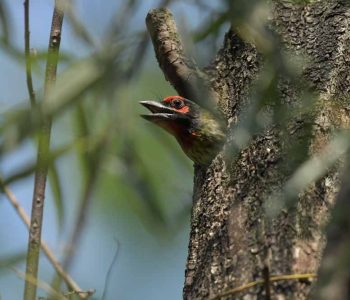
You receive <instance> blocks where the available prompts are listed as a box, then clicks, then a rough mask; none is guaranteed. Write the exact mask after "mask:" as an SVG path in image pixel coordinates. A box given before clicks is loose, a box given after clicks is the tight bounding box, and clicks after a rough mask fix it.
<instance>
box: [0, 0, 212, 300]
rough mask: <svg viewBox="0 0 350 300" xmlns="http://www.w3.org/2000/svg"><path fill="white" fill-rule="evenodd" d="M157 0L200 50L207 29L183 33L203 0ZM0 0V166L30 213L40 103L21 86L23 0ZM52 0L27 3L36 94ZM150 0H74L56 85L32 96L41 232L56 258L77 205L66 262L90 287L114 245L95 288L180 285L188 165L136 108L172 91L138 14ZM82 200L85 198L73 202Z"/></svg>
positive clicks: (11, 273)
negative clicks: (197, 39)
mask: <svg viewBox="0 0 350 300" xmlns="http://www.w3.org/2000/svg"><path fill="white" fill-rule="evenodd" d="M163 2H164V3H161V4H169V5H171V8H172V9H173V11H174V13H175V15H178V18H179V20H180V23H181V24H183V25H182V27H181V30H182V32H183V33H184V36H185V37H186V39H187V41H188V43H187V44H188V51H189V52H191V51H192V53H196V56H197V55H199V56H198V57H202V59H203V61H205V60H206V59H207V57H209V56H210V55H211V54H212V53H210V51H213V50H214V48H215V45H214V44H213V43H212V41H214V40H215V42H216V39H217V38H218V37H217V36H216V35H214V36H213V39H212V40H211V42H210V43H209V42H206V43H207V44H205V43H202V44H198V45H195V44H194V43H193V32H197V31H198V30H200V29H201V26H202V25H201V22H202V21H204V20H206V18H209V17H210V16H212V15H213V12H214V11H213V9H212V8H210V7H206V6H202V5H201V3H200V2H199V1H198V2H196V1H193V2H191V3H187V1H176V3H173V4H172V3H171V1H163ZM166 2H167V3H166ZM0 4H1V5H0V21H1V25H0V29H1V45H0V62H1V70H0V90H1V95H0V101H1V106H0V110H1V117H0V118H1V119H0V122H1V132H2V135H1V141H0V142H1V162H0V168H1V177H2V180H3V182H5V183H6V184H7V186H9V187H10V188H11V190H12V191H13V192H14V194H15V196H16V197H17V199H18V201H19V202H20V205H21V206H23V208H24V209H25V211H26V212H27V213H28V214H30V209H31V198H32V193H33V179H34V176H33V172H34V166H35V161H36V151H37V150H36V148H37V147H36V141H37V139H38V134H37V132H36V130H37V127H38V125H39V123H40V122H36V121H35V120H39V119H40V115H39V114H37V113H35V112H33V111H34V110H32V109H31V107H30V101H29V95H28V90H27V87H26V73H25V56H24V17H23V16H24V13H23V11H24V8H23V3H22V1H9V0H6V1H1V3H0ZM53 4H54V3H53V1H46V0H40V1H31V3H30V47H31V62H32V73H33V85H34V90H35V95H36V98H37V101H39V102H40V101H42V97H43V92H42V89H43V84H44V75H45V64H46V59H47V55H46V51H47V50H46V49H47V44H48V37H49V31H50V26H51V17H52V10H53ZM158 4H159V2H158V1H147V3H146V2H144V1H102V2H101V1H97V0H96V1H88V2H86V1H75V2H74V5H72V6H71V7H70V10H69V12H68V13H67V14H66V16H65V19H64V25H63V32H62V40H61V50H60V59H59V63H58V73H59V76H58V81H57V88H56V89H55V90H54V91H53V93H52V94H51V97H52V101H49V104H48V105H47V106H46V107H45V108H44V110H45V112H47V113H48V114H50V115H52V116H53V120H54V121H53V130H52V138H51V149H52V153H53V154H52V156H53V158H52V161H51V162H52V163H51V165H50V178H49V183H50V184H49V186H48V191H47V195H46V203H45V215H44V226H43V239H44V240H45V241H47V242H48V244H49V245H50V246H51V248H52V249H53V251H54V253H55V254H56V255H57V256H58V257H59V258H62V259H63V258H64V257H65V253H66V252H65V250H67V247H68V244H69V241H70V239H71V236H72V231H73V228H74V227H75V224H76V222H77V219H78V218H79V211H80V210H81V209H82V210H83V212H84V213H83V215H85V223H83V225H82V226H81V233H80V236H81V238H79V239H77V240H75V241H74V243H75V244H76V245H77V248H76V252H75V255H74V256H72V264H71V267H70V268H69V269H70V274H71V275H72V277H73V278H74V279H75V280H76V281H77V282H78V283H79V285H80V286H81V287H82V288H83V289H96V293H95V296H94V297H95V298H96V299H100V298H101V296H102V293H103V291H104V288H105V284H106V276H107V271H108V269H109V267H111V263H112V259H113V257H114V255H115V254H116V253H117V258H116V261H115V263H114V264H113V265H112V268H111V273H110V277H109V284H108V287H107V290H106V291H107V294H106V299H115V298H119V299H140V298H143V299H145V298H144V297H145V295H147V296H146V298H147V299H164V297H165V296H164V295H166V297H167V299H179V298H180V297H181V296H180V295H181V290H182V285H183V275H184V268H185V258H186V253H187V243H188V230H189V224H188V219H189V208H190V203H191V193H192V172H193V171H192V166H191V162H190V161H189V160H188V159H187V158H185V156H184V155H183V154H182V153H181V151H180V149H179V146H178V145H177V144H176V142H175V141H174V140H173V139H172V138H170V137H169V136H167V135H166V134H165V133H163V132H161V131H160V130H158V129H157V128H153V127H152V126H151V125H149V124H146V122H145V121H144V120H142V119H141V118H139V116H138V115H139V113H140V112H141V111H142V108H141V107H140V106H139V104H138V101H139V100H144V99H161V98H162V97H164V96H167V95H171V94H174V93H175V92H174V90H172V88H171V87H170V85H169V84H168V83H167V82H166V81H165V79H164V77H163V75H162V74H161V72H160V71H159V69H158V67H157V63H156V61H155V59H154V54H153V52H152V51H150V50H151V47H150V41H149V37H148V35H147V34H146V28H145V24H144V18H145V16H146V14H147V11H148V10H149V9H151V8H153V7H156V6H157V5H158ZM218 5H219V4H218ZM216 9H218V7H217V8H216ZM205 45H211V46H210V47H206V46H205ZM82 202H85V203H88V205H86V206H84V207H83V208H82V206H81V203H82ZM0 207H1V208H0V225H1V226H0V241H1V248H0V267H1V269H0V298H1V299H19V298H21V297H22V293H23V287H24V282H23V278H21V276H18V274H17V275H16V272H15V270H14V269H13V268H15V269H16V270H20V271H22V272H23V270H24V267H25V253H26V247H27V242H28V231H27V229H26V227H25V226H23V224H22V222H21V220H20V218H19V217H18V215H17V213H16V212H15V210H14V209H13V207H12V206H11V205H10V203H9V202H8V201H7V199H6V197H4V196H1V200H0ZM53 276H54V271H53V268H52V267H51V265H50V264H49V262H48V261H47V259H46V258H45V256H44V255H43V253H42V255H41V261H40V272H39V278H40V279H41V280H43V281H45V282H50V281H51V280H52V278H53ZM159 282H161V283H162V284H161V285H160V286H159V285H158V283H159ZM38 295H39V296H40V295H45V291H39V294H38Z"/></svg>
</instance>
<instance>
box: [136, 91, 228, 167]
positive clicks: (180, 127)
mask: <svg viewBox="0 0 350 300" xmlns="http://www.w3.org/2000/svg"><path fill="white" fill-rule="evenodd" d="M141 104H142V105H144V106H145V107H147V108H148V109H149V110H150V111H151V112H152V114H149V115H142V117H143V118H145V119H146V120H148V121H151V122H153V123H155V124H157V125H158V126H160V127H162V128H163V129H165V130H166V131H168V132H169V133H170V134H172V135H173V136H174V137H175V138H176V139H177V141H178V142H179V144H180V146H181V147H182V149H183V151H184V152H185V153H186V155H187V156H188V157H189V158H190V159H191V160H192V161H194V162H195V163H197V164H200V165H208V164H209V163H210V162H211V161H212V160H213V158H214V157H215V156H216V154H217V153H218V152H219V151H220V149H221V147H222V145H223V143H224V142H225V137H226V135H225V131H224V127H223V124H222V122H220V120H219V119H218V118H217V117H216V116H214V115H213V114H212V113H211V112H209V111H207V110H205V109H203V108H201V107H200V106H199V105H197V104H195V103H194V102H192V101H190V100H188V99H184V98H182V97H180V96H172V97H167V98H165V99H164V100H163V101H162V102H155V101H142V102H141Z"/></svg>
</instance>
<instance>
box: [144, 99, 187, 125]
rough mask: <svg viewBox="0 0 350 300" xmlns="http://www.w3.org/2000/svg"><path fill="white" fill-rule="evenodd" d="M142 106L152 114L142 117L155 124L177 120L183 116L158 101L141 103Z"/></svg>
mask: <svg viewBox="0 0 350 300" xmlns="http://www.w3.org/2000/svg"><path fill="white" fill-rule="evenodd" d="M140 104H141V105H143V106H144V107H146V108H147V109H149V110H150V111H151V113H152V114H147V115H141V117H142V118H144V119H146V120H148V121H151V122H154V123H161V122H164V121H167V120H175V119H176V118H177V117H178V116H179V115H180V114H181V113H179V112H177V111H176V110H175V109H173V108H170V107H167V106H165V105H163V104H162V103H160V102H157V101H140Z"/></svg>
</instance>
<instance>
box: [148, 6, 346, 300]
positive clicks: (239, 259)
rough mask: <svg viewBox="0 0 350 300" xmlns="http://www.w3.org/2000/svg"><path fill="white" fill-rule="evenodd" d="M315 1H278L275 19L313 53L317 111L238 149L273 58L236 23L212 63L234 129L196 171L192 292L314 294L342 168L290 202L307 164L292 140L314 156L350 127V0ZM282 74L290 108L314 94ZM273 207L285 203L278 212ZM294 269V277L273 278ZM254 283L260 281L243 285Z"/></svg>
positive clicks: (192, 295)
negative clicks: (300, 168) (290, 189)
mask: <svg viewBox="0 0 350 300" xmlns="http://www.w3.org/2000/svg"><path fill="white" fill-rule="evenodd" d="M306 2H307V1H306ZM309 2H310V3H305V1H304V3H303V4H295V3H296V1H293V2H291V1H289V2H287V1H275V2H274V4H273V13H272V15H273V17H272V20H271V23H270V25H271V27H272V29H273V31H274V32H275V33H277V34H278V35H279V36H280V38H281V40H282V44H283V48H284V49H285V50H287V51H289V52H291V53H293V54H298V55H304V56H307V58H308V63H307V64H305V65H304V67H303V69H302V79H301V81H305V82H308V84H309V86H311V89H312V91H313V94H312V95H311V94H308V95H309V96H310V97H315V99H316V105H314V109H313V112H312V113H306V114H302V113H301V114H299V115H298V116H294V118H293V119H291V120H289V121H288V124H287V125H286V126H284V127H283V126H279V125H280V124H279V122H278V118H274V119H273V120H274V122H273V124H270V126H268V128H265V129H264V130H262V131H260V132H259V134H255V135H254V136H253V138H252V139H251V140H250V141H249V143H248V144H246V146H245V147H244V148H243V149H240V150H239V152H238V153H235V152H234V151H233V150H232V149H233V148H234V147H233V146H232V144H234V143H235V139H236V138H237V137H236V136H235V135H234V134H235V133H237V132H239V131H237V130H236V125H237V122H239V121H241V120H244V118H245V117H246V115H247V114H248V112H249V109H248V108H247V107H249V106H250V105H252V103H251V99H252V96H251V92H250V91H251V90H252V85H253V84H255V83H256V82H257V81H256V80H259V78H260V77H261V76H264V73H263V72H262V71H261V70H262V69H263V67H264V66H266V64H267V63H266V60H268V59H266V57H265V56H264V55H262V53H261V52H264V51H258V50H257V46H258V41H255V42H256V43H255V44H253V43H249V42H247V41H244V40H242V39H241V38H240V37H239V36H238V35H237V34H236V32H235V31H236V30H235V29H234V28H235V27H234V26H232V28H231V29H230V30H229V32H228V33H227V34H226V35H225V39H224V45H223V48H222V49H221V50H220V51H219V52H218V55H217V57H216V59H215V61H214V62H213V64H212V65H211V66H210V68H208V69H207V70H206V72H207V75H209V77H210V82H211V88H212V89H213V90H214V93H215V94H216V95H218V99H220V100H219V103H218V106H219V108H220V109H221V110H222V111H223V113H224V114H225V116H226V118H227V120H228V124H229V128H233V130H231V131H230V132H229V134H228V142H227V145H226V147H225V149H224V151H223V153H222V154H220V155H218V157H217V158H216V159H215V160H214V161H213V162H212V164H211V165H210V166H209V167H208V168H204V167H199V166H196V169H195V179H194V195H193V208H192V217H191V234H190V243H189V255H188V261H187V269H186V278H185V286H184V294H183V295H184V299H307V298H308V297H309V296H310V292H311V288H312V287H313V283H314V282H315V281H314V280H313V279H312V278H313V277H314V276H313V274H314V273H317V270H318V268H319V265H320V258H321V255H322V250H323V249H324V247H325V235H324V233H323V227H324V225H325V223H326V222H327V220H328V218H329V213H330V209H331V208H332V206H333V204H334V199H335V196H336V193H337V190H338V186H339V178H338V177H339V174H338V173H339V172H338V170H337V169H339V168H336V167H333V168H330V169H329V170H328V172H327V174H326V175H325V176H323V177H322V178H320V179H318V180H316V181H315V182H313V183H312V184H310V185H308V187H307V189H306V190H304V191H303V192H302V193H299V195H298V196H297V199H295V200H290V199H289V200H288V199H286V198H288V197H286V196H285V193H284V191H285V187H286V184H287V183H288V180H290V178H291V176H292V171H294V170H295V166H296V165H299V164H300V163H301V162H300V161H299V160H298V158H297V157H294V156H297V155H296V154H295V152H293V149H294V148H293V145H292V146H291V144H303V142H305V141H308V142H309V143H308V144H307V145H306V146H307V147H306V148H305V149H304V150H305V151H306V152H307V153H309V154H310V155H312V154H316V153H321V152H322V151H323V148H324V146H325V144H326V143H327V142H328V141H329V140H330V137H331V134H332V132H333V129H335V128H348V127H349V104H348V97H349V87H350V82H349V81H350V55H349V54H350V53H349V48H350V47H349V43H350V38H349V37H350V35H349V32H350V30H349V21H350V15H349V8H348V4H347V2H346V1H340V0H338V1H335V0H334V1H331V0H329V1H309ZM163 21H164V20H163ZM160 22H161V23H162V20H161V21H160ZM165 23H166V22H165ZM148 25H149V22H148ZM153 25H154V24H153ZM163 25H164V22H163ZM170 27H171V26H170ZM149 28H150V26H149ZM243 29H244V28H243ZM162 30H165V31H166V30H169V28H164V26H163V27H162ZM150 31H151V30H150ZM167 37H168V38H169V39H171V35H169V36H167ZM152 39H153V43H154V46H155V50H156V53H157V57H158V61H159V62H160V66H161V67H162V69H163V71H164V72H165V74H166V73H167V71H166V70H165V68H164V62H161V61H160V59H159V56H161V54H159V51H162V50H159V45H160V44H159V40H158V42H157V40H156V39H155V38H154V36H152ZM164 43H165V42H164V40H163V43H161V45H163V46H164ZM177 43H178V41H177V39H176V42H175V47H173V49H175V50H174V51H175V52H176V51H177V50H176V49H178V48H179V47H180V46H178V44H177ZM157 46H158V48H157ZM258 47H259V50H261V46H258ZM163 50H164V49H163ZM181 51H182V49H180V52H181ZM163 53H165V51H163ZM276 55H277V56H278V55H280V53H277V54H276V53H274V52H273V53H270V59H274V56H276ZM179 57H180V58H181V55H180V56H179ZM173 61H176V60H173ZM189 68H191V67H190V66H189ZM281 73H283V72H281ZM166 77H167V78H168V79H169V74H166ZM260 79H261V78H260ZM277 79H278V80H277V81H278V83H277V87H278V90H277V91H276V93H277V94H278V97H279V98H280V104H281V106H282V107H283V108H284V109H287V110H288V109H291V110H292V109H293V108H295V107H298V106H302V102H303V101H305V99H304V100H303V99H302V95H301V93H300V91H298V90H297V89H298V87H297V86H296V85H294V83H293V82H291V81H290V80H288V78H287V79H286V78H284V75H283V74H277ZM170 81H171V82H172V80H171V79H170ZM177 90H178V91H179V89H177ZM256 90H257V92H259V89H258V88H257V89H256ZM180 93H181V91H180ZM315 94H316V96H315ZM183 96H186V95H183ZM258 97H259V95H258ZM308 136H311V137H312V138H311V139H308V138H306V137H308ZM291 141H292V142H291ZM300 149H302V147H301V148H300ZM227 156H229V157H230V156H231V159H230V160H228V159H227ZM338 165H339V164H338ZM271 195H275V196H274V197H272V196H271ZM278 195H280V196H278ZM279 200H280V202H281V203H279ZM288 201H289V202H288ZM285 202H287V203H289V205H284V204H285ZM274 206H281V207H282V208H281V209H277V212H276V211H275V212H272V213H271V210H270V208H271V207H274ZM293 274H296V275H294V278H293V279H291V278H289V277H288V278H287V277H280V278H276V277H274V276H282V275H293ZM292 277H293V276H292ZM259 280H261V281H259ZM254 281H259V282H258V283H257V284H256V285H254V286H253V287H251V288H245V287H243V288H242V289H239V288H240V287H241V286H244V285H245V284H247V283H250V282H254ZM236 288H238V289H236Z"/></svg>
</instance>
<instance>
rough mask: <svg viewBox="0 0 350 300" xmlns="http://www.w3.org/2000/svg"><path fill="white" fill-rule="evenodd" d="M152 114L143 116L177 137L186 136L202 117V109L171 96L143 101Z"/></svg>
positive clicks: (183, 99) (187, 101) (180, 98)
mask: <svg viewBox="0 0 350 300" xmlns="http://www.w3.org/2000/svg"><path fill="white" fill-rule="evenodd" d="M140 103H141V104H142V105H143V106H145V107H146V108H147V109H149V110H150V111H151V113H152V114H147V115H141V116H142V117H143V118H144V119H146V120H148V121H151V122H153V123H155V124H157V125H158V126H159V127H162V128H163V129H165V130H166V131H168V132H169V133H170V134H172V135H174V136H175V137H177V136H179V135H182V134H186V133H187V132H188V130H189V129H190V128H191V126H193V124H192V123H193V122H195V121H196V119H197V118H199V116H200V107H199V106H198V105H197V104H195V103H194V102H192V101H190V100H188V99H185V98H183V97H180V96H170V97H166V98H165V99H163V101H161V102H157V101H141V102H140Z"/></svg>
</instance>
